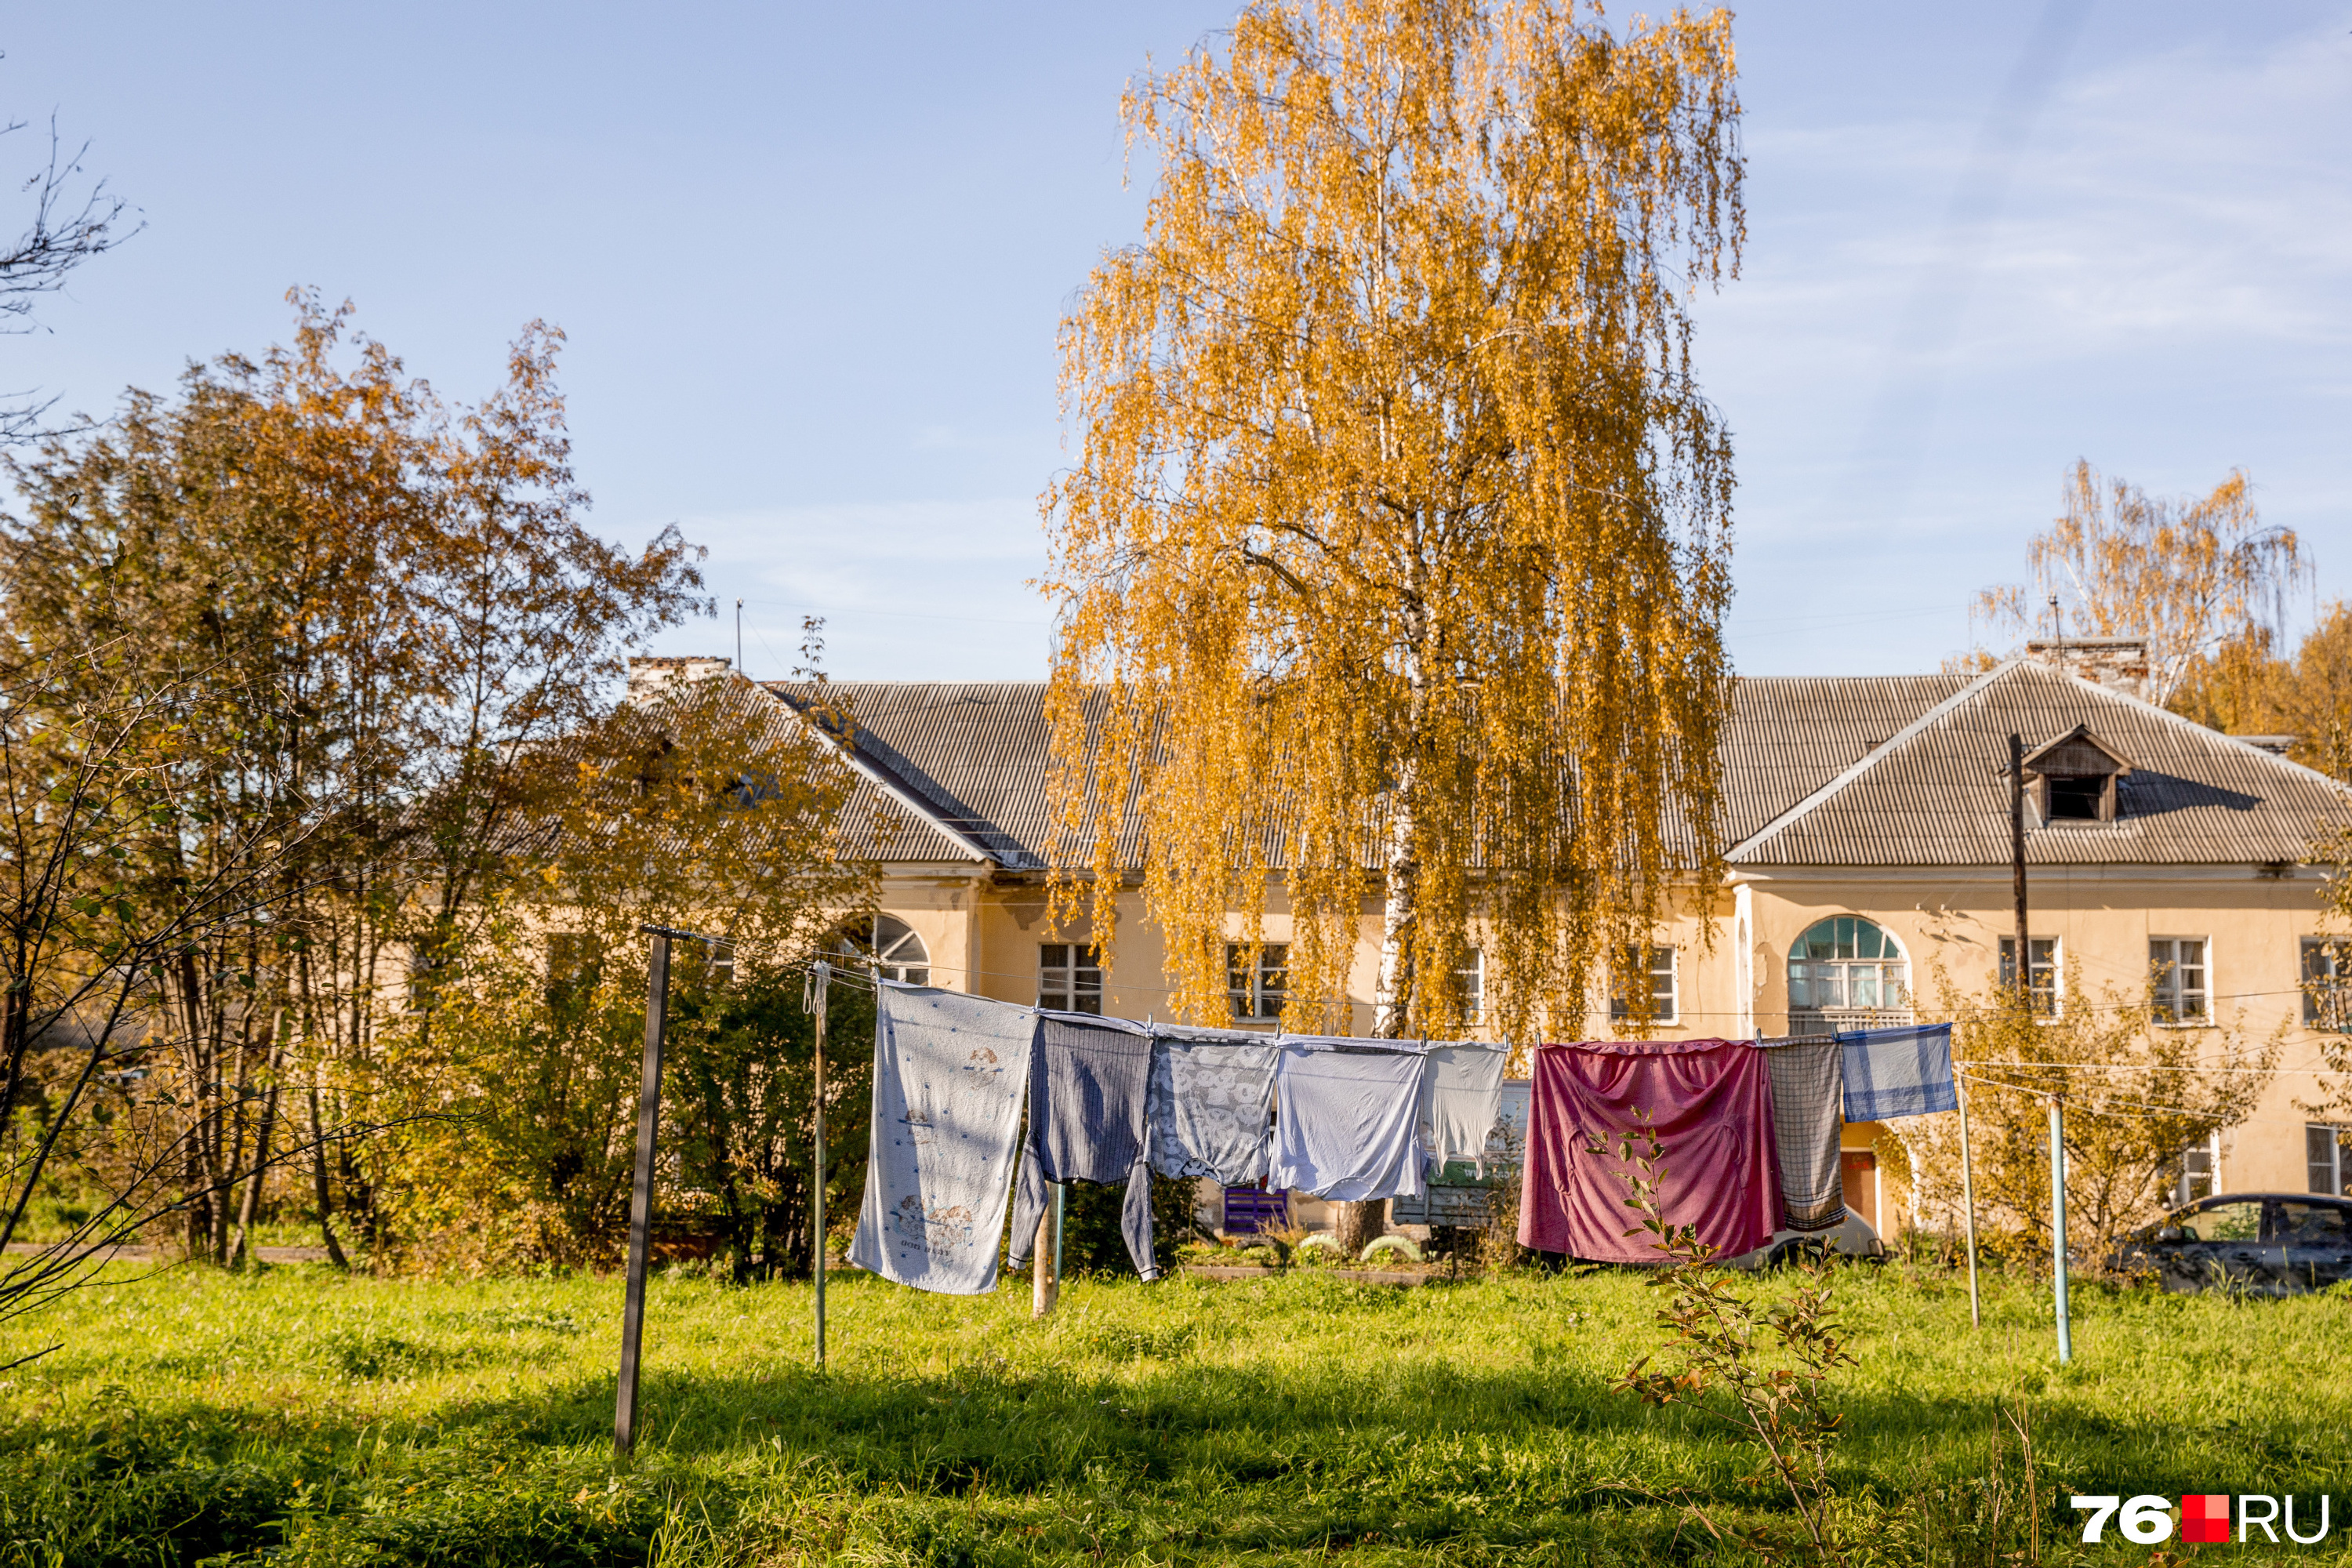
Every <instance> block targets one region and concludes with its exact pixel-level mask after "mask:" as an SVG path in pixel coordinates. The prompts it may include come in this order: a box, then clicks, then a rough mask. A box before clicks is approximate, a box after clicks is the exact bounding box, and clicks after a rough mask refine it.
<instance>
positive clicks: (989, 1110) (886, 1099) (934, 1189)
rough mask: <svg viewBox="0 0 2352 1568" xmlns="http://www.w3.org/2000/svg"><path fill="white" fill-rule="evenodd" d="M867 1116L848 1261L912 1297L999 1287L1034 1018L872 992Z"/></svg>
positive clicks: (891, 991)
mask: <svg viewBox="0 0 2352 1568" xmlns="http://www.w3.org/2000/svg"><path fill="white" fill-rule="evenodd" d="M874 1012H875V1022H874V1113H873V1125H872V1129H871V1131H870V1132H869V1134H868V1138H867V1144H866V1149H867V1155H866V1195H865V1199H864V1201H863V1202H862V1203H861V1204H860V1205H859V1207H858V1213H857V1235H856V1239H855V1240H854V1241H853V1242H852V1243H851V1244H850V1249H849V1260H850V1261H851V1262H852V1263H855V1264H856V1265H857V1266H858V1267H859V1268H865V1269H870V1270H871V1271H872V1272H874V1273H876V1274H879V1275H881V1276H882V1277H883V1278H884V1279H895V1280H897V1281H898V1283H899V1284H901V1285H911V1286H914V1287H915V1288H917V1289H923V1290H937V1291H941V1292H944V1293H946V1294H949V1295H957V1296H978V1295H983V1294H985V1293H987V1292H988V1291H990V1290H992V1289H995V1288H996V1258H997V1243H998V1240H999V1238H1000V1237H1003V1234H1004V1207H1005V1202H1006V1199H1007V1197H1008V1196H1009V1195H1010V1193H1011V1190H1012V1185H1013V1159H1014V1156H1015V1154H1016V1153H1017V1152H1018V1149H1019V1143H1020V1135H1021V1104H1022V1100H1023V1099H1024V1095H1025V1094H1026V1091H1027V1089H1028V1083H1029V1067H1030V1058H1031V1055H1032V1053H1033V1051H1034V1048H1035V1045H1036V1036H1037V1014H1036V1010H1035V1009H1034V1008H1028V1007H1009V1006H1007V1005H1004V1004H1003V1003H1002V1002H994V1001H991V1000H989V999H988V998H987V997H984V996H971V995H967V994H964V993H962V992H960V991H940V990H934V989H932V988H930V987H929V986H919V985H901V984H897V983H895V982H890V981H883V982H880V983H878V984H877V985H876V986H875V1009H874Z"/></svg>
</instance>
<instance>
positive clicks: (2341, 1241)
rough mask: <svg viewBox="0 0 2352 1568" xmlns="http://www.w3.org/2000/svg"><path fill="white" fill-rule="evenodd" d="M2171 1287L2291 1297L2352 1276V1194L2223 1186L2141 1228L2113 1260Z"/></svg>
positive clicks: (2114, 1265) (2111, 1263) (2110, 1263)
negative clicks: (2229, 1190)
mask: <svg viewBox="0 0 2352 1568" xmlns="http://www.w3.org/2000/svg"><path fill="white" fill-rule="evenodd" d="M2107 1262H2108V1266H2109V1267H2111V1268H2119V1269H2125V1270H2130V1271H2138V1270H2143V1269H2147V1270H2153V1271H2154V1272H2155V1274H2156V1276H2157V1278H2158V1279H2161V1280H2162V1281H2163V1282H2164V1288H2165V1289H2168V1290H2202V1289H2207V1288H2209V1287H2210V1286H2215V1285H2220V1286H2224V1287H2226V1288H2228V1289H2236V1290H2251V1291H2253V1292H2256V1293H2258V1294H2261V1295H2268V1296H2288V1295H2294V1294H2295V1293H2297V1292H2300V1291H2305V1290H2319V1289H2326V1287H2328V1286H2330V1285H2334V1284H2336V1283H2338V1282H2339V1281H2341V1280H2345V1279H2352V1199H2347V1198H2331V1197H2326V1196H2323V1195H2322V1194H2317V1193H2222V1194H2219V1195H2217V1196H2214V1197H2210V1198H2206V1199H2203V1200H2202V1201H2200V1202H2198V1203H2193V1204H2190V1205H2189V1206H2188V1207H2187V1208H2185V1209H2182V1210H2180V1211H2179V1213H2177V1214H2173V1215H2168V1216H2167V1217H2166V1219H2165V1221H2164V1223H2163V1224H2162V1225H2154V1226H2148V1227H2147V1229H2145V1230H2141V1231H2137V1232H2134V1233H2133V1234H2132V1235H2131V1236H2130V1237H2127V1238H2126V1240H2125V1242H2124V1243H2123V1245H2122V1246H2121V1247H2117V1248H2116V1255H2115V1256H2114V1257H2113V1258H2109V1259H2108V1260H2107Z"/></svg>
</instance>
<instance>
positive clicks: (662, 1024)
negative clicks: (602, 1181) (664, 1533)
mask: <svg viewBox="0 0 2352 1568" xmlns="http://www.w3.org/2000/svg"><path fill="white" fill-rule="evenodd" d="M646 931H648V932H650V933H651V934H652V936H653V939H654V948H653V962H652V964H651V966H650V967H649V968H648V969H647V971H646V1062H645V1078H644V1080H643V1082H642V1083H641V1084H640V1086H639V1089H638V1091H637V1173H636V1183H635V1185H634V1186H633V1187H631V1188H630V1191H629V1274H628V1296H627V1303H626V1305H625V1306H624V1307H623V1308H622V1310H621V1377H620V1383H619V1385H618V1387H617V1388H616V1389H615V1390H614V1398H613V1458H614V1461H615V1462H616V1463H619V1464H621V1465H626V1464H627V1463H628V1462H629V1452H630V1450H631V1449H632V1448H634V1447H636V1441H637V1354H638V1351H639V1350H640V1348H641V1347H642V1346H643V1344H644V1342H645V1328H646V1253H647V1251H648V1249H649V1247H650V1245H651V1241H652V1234H651V1233H652V1230H653V1211H654V1135H655V1131H656V1128H657V1126H658V1125H659V1123H660V1121H661V1070H662V1033H663V1030H664V1029H665V1028H666V1027H667V1024H668V1018H669V939H670V933H669V932H668V931H657V930H655V929H654V928H653V927H650V926H648V927H646Z"/></svg>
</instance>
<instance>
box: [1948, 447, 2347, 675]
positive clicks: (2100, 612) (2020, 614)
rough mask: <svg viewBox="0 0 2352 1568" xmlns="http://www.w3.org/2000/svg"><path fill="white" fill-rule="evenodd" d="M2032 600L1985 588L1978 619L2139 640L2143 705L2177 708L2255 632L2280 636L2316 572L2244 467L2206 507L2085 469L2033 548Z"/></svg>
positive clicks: (2053, 632)
mask: <svg viewBox="0 0 2352 1568" xmlns="http://www.w3.org/2000/svg"><path fill="white" fill-rule="evenodd" d="M2025 553H2026V562H2027V565H2028V569H2029V570H2030V571H2031V572H2032V574H2033V586H2032V589H2031V590H2030V591H2029V590H2028V589H2027V588H2026V587H2025V586H2024V585H2022V584H2003V585H2001V586H1999V587H1993V588H1987V589H1985V590H1984V591H1983V592H1982V593H1980V594H1979V595H1977V599H1976V603H1975V605H1973V606H1972V608H1971V611H1970V616H1971V618H1972V619H1974V620H1976V621H1978V622H1979V623H1981V624H1983V625H1986V626H1991V627H1993V628H1994V629H1996V630H1998V631H2003V632H2008V633H2012V634H2015V633H2033V634H2036V635H2041V636H2046V637H2061V636H2065V637H2144V638H2146V639H2147V656H2148V699H2149V700H2151V701H2153V702H2156V703H2158V704H2159V705H2163V706H2170V705H2171V704H2172V703H2173V702H2174V701H2175V700H2176V699H2177V698H2178V697H2179V695H2180V694H2181V691H2182V689H2183V687H2184V684H2185V683H2187V682H2189V680H2190V679H2191V678H2192V676H2193V675H2194V674H2195V672H2196V670H2197V669H2198V668H2199V666H2200V663H2201V662H2202V661H2204V660H2206V659H2208V658H2211V657H2212V656H2213V655H2214V654H2215V653H2216V652H2217V651H2219V650H2221V648H2222V647H2224V646H2225V645H2228V644H2230V643H2231V642H2232V641H2233V640H2238V639H2242V638H2244V637H2247V636H2248V635H2249V634H2250V633H2252V632H2254V631H2256V630H2257V629H2258V628H2265V627H2267V628H2270V629H2271V630H2272V631H2273V634H2275V635H2283V628H2284V621H2285V618H2286V595H2287V593H2288V591H2289V590H2290V589H2292V588H2293V587H2294V585H2295V584H2298V583H2299V582H2301V581H2302V580H2303V578H2304V577H2305V574H2307V572H2308V571H2309V567H2308V565H2307V563H2305V558H2304V555H2303V552H2302V545H2301V543H2300V542H2299V541H2298V540H2297V539H2296V538H2295V535H2294V531H2293V530H2292V529H2287V528H2281V527H2277V526H2274V525H2266V524H2264V523H2263V521H2262V518H2261V515H2260V513H2259V511H2258V510H2257V509H2256V507H2255V505H2254V491H2253V481H2252V479H2248V478H2247V476H2246V474H2245V471H2244V470H2243V469H2240V470H2238V471H2237V472H2235V473H2232V474H2231V476H2230V477H2229V478H2228V479H2224V480H2222V481H2221V483H2220V484H2219V485H2216V486H2215V487H2214V488H2213V489H2212V491H2211V492H2210V494H2207V495H2205V496H2203V497H2201V498H2198V497H2189V496H2180V497H2162V496H2151V495H2149V494H2148V493H2147V491H2146V490H2143V489H2140V487H2138V486H2137V485H2135V484H2132V483H2130V482H2129V481H2128V480H2126V479H2106V478H2103V477H2102V476H2101V475H2100V474H2099V473H2098V472H2097V470H2095V469H2094V468H2092V467H2091V465H2090V464H2089V463H2087V462H2077V463H2076V464H2075V465H2074V472H2073V473H2072V474H2070V475H2068V476H2067V479H2066V489H2065V510H2064V512H2063V514H2062V515H2061V516H2060V517H2058V518H2057V519H2056V520H2055V521H2053V522H2052V523H2051V525H2050V527H2049V528H2048V529H2047V530H2045V531H2042V532H2041V533H2037V534H2035V535H2034V536H2033V538H2032V540H2031V541H2029V542H2028V543H2027V545H2026V552H2025Z"/></svg>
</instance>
